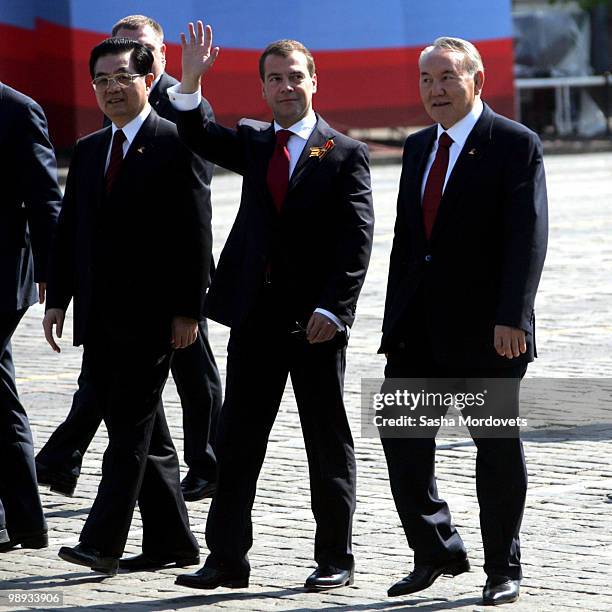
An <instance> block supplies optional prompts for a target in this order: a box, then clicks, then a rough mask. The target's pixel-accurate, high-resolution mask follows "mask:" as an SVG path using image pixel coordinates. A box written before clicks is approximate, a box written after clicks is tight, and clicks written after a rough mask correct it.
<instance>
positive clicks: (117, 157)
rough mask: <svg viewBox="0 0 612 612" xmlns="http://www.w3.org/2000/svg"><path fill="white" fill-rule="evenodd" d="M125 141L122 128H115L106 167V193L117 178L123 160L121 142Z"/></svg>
mask: <svg viewBox="0 0 612 612" xmlns="http://www.w3.org/2000/svg"><path fill="white" fill-rule="evenodd" d="M124 142H125V134H124V133H123V131H122V130H117V131H116V132H115V135H114V136H113V144H112V146H111V154H110V160H109V162H108V168H107V169H106V177H105V181H106V193H107V194H108V193H110V191H111V189H112V187H113V183H114V182H115V179H116V178H117V173H118V172H119V168H120V167H121V162H122V161H123V143H124Z"/></svg>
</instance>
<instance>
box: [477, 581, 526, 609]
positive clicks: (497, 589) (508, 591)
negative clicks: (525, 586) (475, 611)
mask: <svg viewBox="0 0 612 612" xmlns="http://www.w3.org/2000/svg"><path fill="white" fill-rule="evenodd" d="M520 585H521V581H520V580H512V578H508V577H507V576H490V577H489V578H487V582H486V584H485V586H484V589H483V590H482V603H483V604H484V605H485V606H499V605H501V604H505V603H512V602H513V601H516V600H517V599H518V598H519V590H520Z"/></svg>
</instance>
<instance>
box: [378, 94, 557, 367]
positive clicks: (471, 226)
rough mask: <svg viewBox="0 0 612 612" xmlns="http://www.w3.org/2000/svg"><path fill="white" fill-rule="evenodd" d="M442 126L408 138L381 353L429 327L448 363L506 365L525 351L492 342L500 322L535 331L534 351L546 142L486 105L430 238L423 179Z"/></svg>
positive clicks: (531, 347)
mask: <svg viewBox="0 0 612 612" xmlns="http://www.w3.org/2000/svg"><path fill="white" fill-rule="evenodd" d="M436 136H437V126H435V125H434V126H432V127H429V128H426V129H424V130H422V131H420V132H418V133H416V134H413V135H411V136H409V137H408V138H407V139H406V143H405V146H404V156H403V161H402V176H401V179H400V190H399V197H398V202H397V220H396V224H395V238H394V240H393V249H392V252H391V263H390V269H389V283H388V288H387V299H386V304H385V317H384V322H383V337H382V344H381V347H380V352H390V351H392V350H394V349H395V348H397V347H398V346H399V345H400V344H401V343H406V345H407V346H409V347H410V348H412V349H413V350H418V347H414V346H411V345H410V335H409V333H410V332H409V327H410V326H411V327H412V328H421V329H423V328H424V329H425V330H426V333H427V336H428V338H429V340H430V342H431V349H432V351H433V354H434V356H435V357H436V358H437V359H438V360H439V361H440V362H441V363H446V364H454V363H458V364H462V365H466V364H470V365H473V366H475V367H498V366H499V367H503V366H504V365H512V364H516V363H517V359H512V360H509V359H506V358H503V357H499V356H498V355H497V353H496V352H495V350H494V348H493V329H494V326H495V325H496V324H500V325H509V326H512V327H519V328H521V329H523V330H525V331H526V332H527V346H528V350H527V353H526V354H525V355H523V356H522V357H520V358H519V359H518V361H531V360H533V357H534V352H535V343H534V331H535V316H534V299H535V295H536V290H537V287H538V283H539V280H540V275H541V272H542V267H543V265H544V256H545V253H546V243H547V199H546V183H545V178H544V166H543V163H542V147H541V144H540V141H539V139H538V137H537V136H536V135H535V134H534V133H533V132H531V131H530V130H528V129H527V128H526V127H524V126H523V125H520V124H519V123H516V122H514V121H511V120H509V119H506V118H505V117H502V116H501V115H498V114H496V113H494V112H493V111H492V110H491V109H490V108H489V107H488V106H487V105H485V107H484V112H483V113H482V116H481V117H480V119H479V120H478V122H477V123H476V125H475V126H474V129H473V130H472V132H471V133H470V135H469V137H468V139H467V141H466V142H465V145H464V147H463V149H462V151H461V154H460V156H459V158H458V159H457V162H456V164H455V166H454V168H453V171H452V173H451V175H450V177H449V180H448V183H447V185H446V188H445V190H444V195H443V197H442V201H441V204H440V208H439V211H438V216H437V218H436V222H435V225H434V227H433V230H432V235H431V239H430V240H429V241H428V240H427V239H426V237H425V231H424V228H423V215H422V208H421V183H422V179H423V173H424V170H425V165H426V162H427V158H428V156H429V154H430V151H431V148H432V146H433V143H434V141H435V139H436Z"/></svg>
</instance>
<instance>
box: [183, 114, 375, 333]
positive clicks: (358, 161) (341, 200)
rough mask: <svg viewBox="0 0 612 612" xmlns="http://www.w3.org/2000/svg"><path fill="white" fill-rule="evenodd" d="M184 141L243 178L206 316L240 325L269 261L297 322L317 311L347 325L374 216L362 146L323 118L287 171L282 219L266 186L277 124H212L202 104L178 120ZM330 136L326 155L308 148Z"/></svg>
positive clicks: (362, 272) (367, 252) (364, 266)
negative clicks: (263, 127)
mask: <svg viewBox="0 0 612 612" xmlns="http://www.w3.org/2000/svg"><path fill="white" fill-rule="evenodd" d="M177 125H178V129H179V134H180V135H181V138H183V139H184V140H185V142H187V143H188V145H189V146H190V147H191V148H192V149H193V150H194V151H195V152H196V153H198V154H200V155H202V156H204V157H206V158H207V159H209V160H210V161H213V162H214V163H216V164H218V165H220V166H223V167H224V168H228V169H229V170H233V171H234V172H237V173H238V174H241V175H242V176H243V177H244V180H243V184H242V198H241V202H240V208H239V211H238V215H237V217H236V220H235V222H234V225H233V227H232V230H231V232H230V235H229V237H228V239H227V242H226V243H225V247H224V249H223V252H222V253H221V257H220V259H219V263H218V266H217V270H216V272H215V277H214V279H213V282H212V285H211V287H210V289H209V292H208V296H207V300H206V314H207V316H208V317H209V318H211V319H213V320H215V321H218V322H219V323H222V324H224V325H228V326H230V327H236V326H239V325H240V324H241V323H243V322H244V320H245V318H246V317H247V316H248V315H249V313H251V312H252V310H253V307H254V305H255V304H256V302H257V298H258V295H259V293H260V291H261V288H262V286H263V281H264V275H265V271H266V265H267V262H271V265H272V275H273V283H274V284H275V285H276V286H277V287H279V288H281V289H282V291H281V292H280V293H281V294H282V295H283V296H284V297H285V298H286V302H287V304H286V308H287V312H288V313H290V314H291V316H292V318H294V319H295V320H297V321H300V322H303V321H306V320H307V319H308V317H309V316H310V315H311V314H312V312H313V310H314V309H315V308H317V307H320V308H325V309H326V310H329V311H330V312H332V313H333V314H335V315H336V316H337V317H339V318H340V319H341V320H342V321H344V322H345V323H347V324H348V325H351V324H352V323H353V319H354V317H355V307H356V304H357V297H358V295H359V292H360V290H361V286H362V284H363V281H364V278H365V274H366V270H367V266H368V261H369V258H370V250H371V246H372V232H373V224H374V214H373V209H372V192H371V188H370V171H369V166H368V152H367V147H366V145H364V144H363V143H360V142H358V141H356V140H352V139H351V138H348V137H346V136H344V135H342V134H340V133H339V132H337V131H335V130H333V129H332V128H331V127H330V126H329V125H328V124H327V123H326V122H325V121H324V120H323V119H322V118H321V117H318V120H317V124H316V126H315V129H314V130H313V132H312V134H311V136H310V139H309V141H308V143H307V144H306V146H305V148H304V152H303V154H302V156H301V158H300V159H299V160H298V164H297V166H296V168H295V170H294V172H293V174H292V176H291V180H290V183H289V191H288V193H287V198H286V200H285V203H284V206H283V209H282V212H281V213H280V215H279V214H278V213H277V212H276V209H275V207H274V204H273V202H272V198H271V196H270V193H269V191H268V188H267V185H266V174H267V167H268V161H269V159H270V157H271V155H272V152H273V150H274V145H275V135H274V128H273V127H272V126H270V127H269V128H268V129H267V130H263V131H262V130H258V129H254V128H253V127H251V126H249V125H242V126H239V127H238V128H237V129H236V130H232V129H227V128H224V127H222V126H220V125H218V124H216V123H212V122H209V121H208V120H207V118H206V116H205V115H204V113H203V112H202V110H201V109H195V110H193V111H189V112H182V113H180V114H179V117H178V122H177ZM329 139H333V141H334V144H335V146H334V148H333V149H331V150H330V151H329V152H328V153H327V154H326V155H325V156H324V157H323V158H322V159H317V158H316V157H309V152H310V148H311V147H316V146H318V147H320V146H322V145H324V144H325V143H326V142H327V140H329Z"/></svg>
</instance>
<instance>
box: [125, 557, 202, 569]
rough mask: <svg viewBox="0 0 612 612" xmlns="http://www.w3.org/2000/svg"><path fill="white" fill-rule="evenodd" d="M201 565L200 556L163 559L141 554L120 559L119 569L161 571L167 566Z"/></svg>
mask: <svg viewBox="0 0 612 612" xmlns="http://www.w3.org/2000/svg"><path fill="white" fill-rule="evenodd" d="M199 563H200V555H199V554H198V553H191V554H185V555H166V556H163V557H158V556H151V555H146V554H145V553H140V554H139V555H136V556H134V557H125V558H123V559H119V567H120V568H121V569H126V570H130V571H132V572H138V571H143V570H155V569H161V568H162V567H165V566H166V565H174V566H175V567H185V566H187V565H198V564H199Z"/></svg>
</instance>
